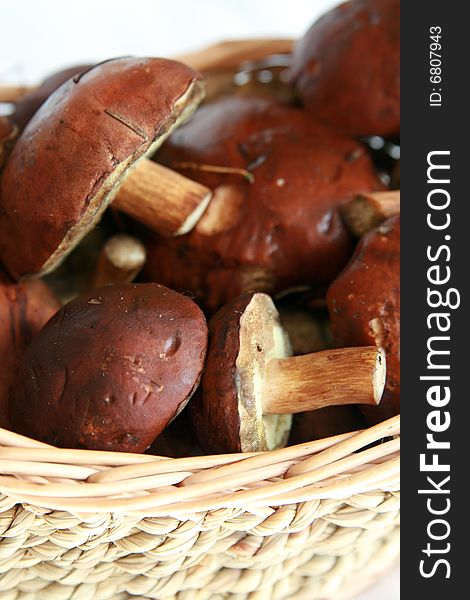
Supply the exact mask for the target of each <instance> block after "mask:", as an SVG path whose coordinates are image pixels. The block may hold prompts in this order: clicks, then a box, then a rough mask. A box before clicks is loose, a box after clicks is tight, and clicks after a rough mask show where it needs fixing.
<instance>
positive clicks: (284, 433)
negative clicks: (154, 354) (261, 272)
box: [189, 294, 292, 452]
mask: <svg viewBox="0 0 470 600" xmlns="http://www.w3.org/2000/svg"><path fill="white" fill-rule="evenodd" d="M209 332H210V333H209V336H210V344H209V351H208V354H207V363H206V369H205V372H204V376H203V380H202V393H198V394H197V397H195V398H194V402H193V403H191V405H190V407H189V408H190V411H191V414H192V418H193V423H194V430H195V433H196V436H197V438H198V442H199V444H200V445H201V447H202V448H204V449H206V450H208V451H210V452H248V451H250V452H251V451H261V450H272V449H273V448H277V447H279V446H283V445H285V443H286V442H287V438H288V436H289V431H290V426H291V422H292V415H290V414H286V415H266V414H263V384H264V378H265V372H266V364H267V362H268V361H269V360H270V359H272V358H285V357H287V356H289V355H290V354H291V353H292V350H291V347H290V343H289V340H288V338H287V335H286V333H285V331H284V330H283V328H282V326H281V323H280V320H279V314H278V312H277V310H276V308H275V306H274V303H273V302H272V300H271V298H270V297H269V296H267V295H266V294H244V295H243V296H239V297H238V298H236V299H235V300H233V301H232V302H230V303H229V304H227V305H226V306H224V307H223V308H221V309H220V310H219V311H218V312H217V313H216V314H215V315H214V316H213V317H212V319H211V320H210V322H209Z"/></svg>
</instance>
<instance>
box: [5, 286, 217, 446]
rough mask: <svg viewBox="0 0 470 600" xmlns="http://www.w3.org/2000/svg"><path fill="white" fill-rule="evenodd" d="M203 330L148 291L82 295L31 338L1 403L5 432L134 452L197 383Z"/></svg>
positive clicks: (116, 289)
mask: <svg viewBox="0 0 470 600" xmlns="http://www.w3.org/2000/svg"><path fill="white" fill-rule="evenodd" d="M206 345H207V326H206V321H205V318H204V316H203V314H202V312H201V310H200V309H199V308H198V306H197V305H196V304H195V303H194V302H192V300H190V299H189V298H187V297H186V296H183V295H181V294H178V293H176V292H174V291H172V290H169V289H168V288H165V287H163V286H161V285H157V284H140V285H138V284H136V285H132V284H123V285H115V286H109V287H106V288H102V289H101V290H95V291H91V292H89V293H87V294H84V295H82V296H80V297H79V298H77V299H76V300H73V301H72V302H70V303H69V304H67V305H66V306H64V307H63V308H62V309H61V310H60V311H59V312H58V313H57V315H56V316H55V317H54V318H53V319H51V320H50V321H49V323H48V324H47V325H46V326H45V327H44V328H43V329H42V331H41V332H40V334H39V335H37V336H36V338H35V339H34V341H33V343H32V344H31V346H30V347H29V349H28V351H27V353H26V355H25V357H24V360H23V363H22V366H21V369H20V377H19V380H18V386H17V387H16V388H15V390H14V391H13V393H12V396H11V398H12V402H11V405H10V411H11V418H12V423H13V425H14V426H15V428H16V429H17V430H18V431H20V432H22V433H25V434H27V435H29V436H30V437H33V438H36V439H39V440H43V441H46V442H49V443H52V444H56V445H59V446H63V447H72V448H73V447H78V448H91V449H102V450H114V451H131V452H143V451H144V450H145V449H146V448H148V446H149V445H150V444H151V443H152V442H153V440H154V439H155V438H156V437H157V436H158V435H159V434H160V433H161V432H162V431H163V429H164V428H165V427H166V426H167V425H168V424H169V423H170V422H171V420H172V419H173V418H174V417H175V416H177V415H178V413H179V412H180V411H181V410H182V409H183V408H184V406H185V405H186V403H187V402H188V400H189V399H190V397H191V395H192V394H193V392H194V390H195V388H196V387H197V385H198V383H199V379H200V377H201V373H202V369H203V366H204V360H205V354H206Z"/></svg>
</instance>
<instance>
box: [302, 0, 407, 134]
mask: <svg viewBox="0 0 470 600" xmlns="http://www.w3.org/2000/svg"><path fill="white" fill-rule="evenodd" d="M292 80H293V83H294V85H295V87H296V90H297V92H298V94H299V96H300V98H301V100H302V102H303V104H304V105H305V107H306V108H307V109H308V110H309V111H310V112H311V113H312V114H313V116H314V117H315V118H317V119H320V120H322V121H324V122H326V123H328V124H329V125H331V126H333V127H336V128H337V129H339V130H341V131H344V132H345V133H348V134H350V135H362V136H365V135H384V136H388V135H396V134H398V133H399V129H400V0H351V1H350V2H345V3H344V4H341V5H340V6H337V7H335V8H333V9H332V10H330V11H329V12H327V13H326V14H325V15H324V16H322V17H321V18H320V19H319V20H318V21H316V22H315V23H314V24H313V25H312V27H311V28H310V29H309V30H308V31H307V33H306V34H305V35H304V36H303V38H302V39H301V40H300V41H299V42H298V44H297V46H296V48H295V51H294V54H293V59H292Z"/></svg>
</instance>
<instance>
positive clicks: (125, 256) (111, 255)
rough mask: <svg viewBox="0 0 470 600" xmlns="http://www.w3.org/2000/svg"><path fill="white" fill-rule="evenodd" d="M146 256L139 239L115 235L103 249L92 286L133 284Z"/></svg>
mask: <svg viewBox="0 0 470 600" xmlns="http://www.w3.org/2000/svg"><path fill="white" fill-rule="evenodd" d="M146 254H147V253H146V250H145V247H144V245H143V244H142V242H140V241H139V240H138V239H136V238H134V237H132V236H130V235H125V234H116V235H113V236H112V237H110V238H109V240H108V241H107V242H106V244H105V245H104V246H103V248H102V249H101V253H100V255H99V257H98V261H97V263H96V269H95V272H94V274H93V276H92V279H91V284H90V286H91V287H92V288H99V287H103V286H105V285H110V284H115V283H131V282H132V281H134V279H135V278H136V277H137V275H138V274H139V272H140V271H141V269H142V267H143V266H144V264H145V259H146Z"/></svg>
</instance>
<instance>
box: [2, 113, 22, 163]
mask: <svg viewBox="0 0 470 600" xmlns="http://www.w3.org/2000/svg"><path fill="white" fill-rule="evenodd" d="M17 135H18V128H17V127H16V126H15V125H14V124H13V123H12V122H11V121H10V120H9V119H7V118H6V117H1V116H0V169H2V167H3V166H4V164H5V163H6V162H7V158H8V156H9V154H10V152H11V149H12V148H13V144H14V143H15V141H16V138H17Z"/></svg>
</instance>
